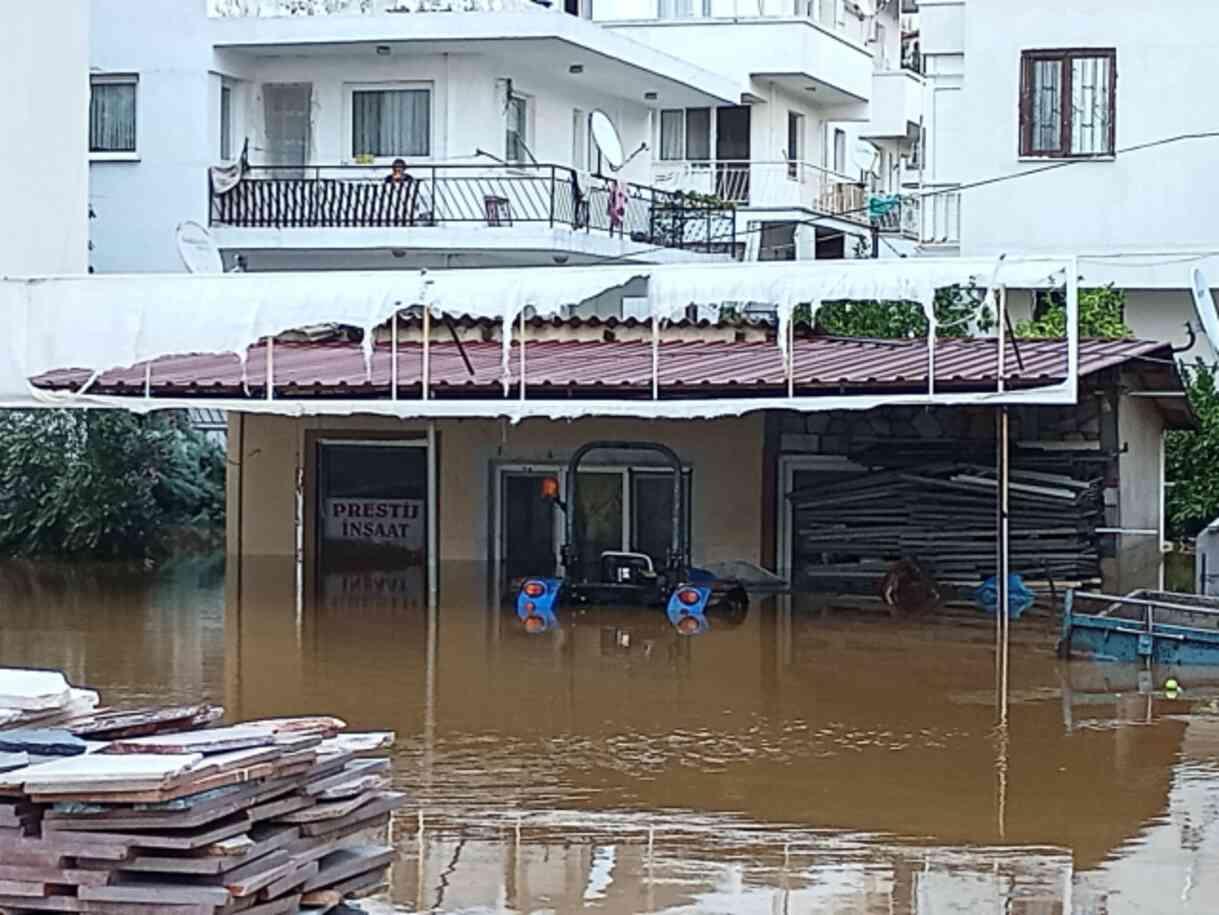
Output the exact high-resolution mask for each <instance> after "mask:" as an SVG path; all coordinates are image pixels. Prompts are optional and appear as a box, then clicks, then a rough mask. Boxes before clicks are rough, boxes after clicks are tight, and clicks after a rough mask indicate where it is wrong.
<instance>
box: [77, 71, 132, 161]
mask: <svg viewBox="0 0 1219 915" xmlns="http://www.w3.org/2000/svg"><path fill="white" fill-rule="evenodd" d="M138 85H139V78H138V77H136V76H94V77H92V78H91V79H90V95H89V152H90V153H96V154H99V155H101V156H103V157H104V156H106V155H117V156H120V157H123V156H127V157H130V156H133V155H134V154H135V152H136V89H137V87H138Z"/></svg>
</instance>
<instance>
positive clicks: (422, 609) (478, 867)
mask: <svg viewBox="0 0 1219 915" xmlns="http://www.w3.org/2000/svg"><path fill="white" fill-rule="evenodd" d="M488 579H489V577H488V575H487V574H486V570H484V569H481V568H471V567H464V568H456V567H454V568H446V569H444V574H443V578H442V580H441V582H440V595H441V599H440V603H439V607H438V608H437V609H433V610H429V609H428V608H427V607H426V606H425V605H424V603H423V602H422V601H421V600H419V594H420V591H419V589H418V588H414V587H410V586H409V584H410V583H402V582H400V581H398V580H397V579H396V578H391V579H390V580H386V581H383V582H376V581H368V580H366V579H365V578H361V579H360V580H359V581H354V582H352V581H342V582H334V581H331V582H330V583H329V586H328V587H327V588H325V589H324V591H323V592H322V593H321V594H320V595H318V596H315V597H312V598H311V599H310V600H309V601H308V603H307V604H306V606H305V608H304V612H301V613H298V612H297V607H296V601H295V574H294V569H293V567H292V565H291V563H281V562H277V561H267V562H250V561H246V562H245V563H243V567H242V569H241V573H240V575H238V574H236V573H235V570H233V569H231V568H230V570H229V575H228V577H227V580H225V581H223V582H222V580H221V579H220V578H219V576H218V573H217V567H216V566H215V564H214V563H213V564H212V565H208V564H207V563H205V562H199V563H195V564H183V565H181V566H179V567H177V568H169V569H166V570H161V571H159V572H157V573H146V572H144V571H142V570H114V569H81V568H71V569H65V568H56V567H51V566H45V565H43V566H39V565H30V564H10V565H4V566H0V602H2V604H0V605H2V608H3V609H2V610H0V662H2V663H6V664H33V665H41V666H55V667H64V668H66V669H67V670H68V672H69V674H70V675H71V677H72V679H74V680H76V681H79V682H86V683H89V684H90V685H93V686H95V687H98V688H100V689H103V690H105V691H106V695H107V697H108V698H110V699H112V700H113V701H150V700H152V699H158V700H162V699H163V700H166V701H177V700H185V699H187V698H190V699H201V698H205V699H210V700H212V701H217V702H221V703H223V704H224V705H225V706H226V707H227V708H228V709H229V712H230V715H231V716H232V717H235V718H253V717H263V716H278V715H287V714H295V713H304V712H326V713H331V714H337V715H340V716H342V717H345V718H347V719H348V720H349V721H350V722H352V724H353V726H356V727H392V728H394V729H396V730H397V731H398V733H399V735H400V740H399V745H398V748H397V750H396V759H395V780H396V782H397V783H398V785H399V786H401V787H403V788H405V789H406V790H408V791H409V792H411V794H412V796H413V798H414V799H415V804H414V805H413V806H412V807H411V808H410V809H409V810H408V811H405V812H404V814H403V816H402V817H401V819H400V820H399V821H398V822H397V823H396V841H397V846H398V848H399V851H400V858H399V866H398V867H397V868H396V869H395V872H394V882H393V890H392V902H393V904H395V905H397V906H399V907H401V908H403V909H404V910H407V911H413V910H430V909H437V910H442V911H455V912H501V911H511V912H533V911H557V912H567V911H578V910H583V909H596V910H598V911H601V912H608V913H619V912H621V913H627V912H653V911H656V912H767V913H770V912H859V913H872V912H884V913H889V912H899V913H905V912H918V913H924V915H925V913H930V912H935V913H940V912H976V911H1007V912H1018V913H1028V915H1033V913H1052V912H1063V913H1065V912H1082V913H1116V912H1136V911H1137V912H1211V911H1215V910H1216V909H1217V908H1219V866H1215V865H1214V862H1215V861H1216V860H1217V858H1216V856H1217V854H1219V826H1217V825H1216V824H1217V823H1219V791H1217V789H1219V705H1216V704H1214V703H1215V701H1216V700H1215V697H1219V689H1217V690H1215V691H1213V692H1212V691H1209V687H1208V686H1207V684H1206V683H1205V682H1204V681H1203V680H1202V679H1201V677H1202V672H1198V674H1197V676H1194V675H1191V677H1190V678H1188V679H1187V678H1185V677H1180V679H1181V680H1182V683H1183V684H1184V685H1185V687H1186V690H1185V692H1184V694H1183V696H1182V698H1178V699H1177V700H1175V701H1169V700H1165V699H1164V698H1162V696H1160V695H1158V694H1157V693H1156V692H1155V690H1154V687H1155V685H1156V684H1155V681H1154V678H1147V677H1143V678H1140V675H1139V672H1138V671H1136V670H1133V669H1126V668H1120V667H1113V666H1105V667H1097V666H1093V665H1087V664H1072V665H1064V664H1062V663H1060V662H1059V661H1057V660H1056V659H1055V657H1054V656H1053V653H1052V647H1053V642H1054V632H1053V628H1052V626H1051V625H1050V623H1049V621H1047V620H1040V621H1039V620H1037V619H1025V620H1022V621H1021V623H1020V624H1019V625H1018V626H1015V627H1014V628H1013V638H1014V643H1013V651H1012V670H1011V683H1012V691H1011V702H1012V705H1011V713H1010V726H1009V729H1008V732H1007V734H1006V739H1005V740H1004V741H999V740H997V739H996V734H995V731H994V720H995V717H994V707H993V701H994V695H993V689H992V684H993V682H994V669H993V657H992V654H993V636H992V629H991V628H990V625H991V624H990V623H989V622H988V621H986V620H984V619H974V618H971V617H967V616H962V617H960V618H956V619H954V620H951V621H943V620H941V621H931V620H920V621H918V622H901V621H894V620H891V619H889V618H888V617H879V616H869V615H867V614H860V615H858V616H854V617H850V618H845V617H841V616H822V615H819V614H817V613H814V612H812V611H811V610H810V609H808V608H806V607H805V606H803V603H802V601H801V600H800V599H795V600H792V599H787V598H769V599H763V600H760V601H756V602H755V603H754V606H753V607H752V608H751V611H750V613H749V614H748V616H746V617H745V618H743V619H741V620H739V621H738V623H739V624H738V625H736V626H716V625H714V623H713V625H712V626H711V628H710V629H709V631H707V632H706V633H704V634H703V635H701V636H699V637H698V638H695V639H691V638H683V637H682V636H681V635H679V634H678V633H677V632H676V631H675V629H674V628H673V626H672V625H671V624H670V623H669V622H668V620H667V619H666V618H665V615H664V613H663V612H661V611H646V610H633V611H605V610H601V611H596V610H586V611H583V612H574V613H572V614H570V615H569V614H567V613H566V612H565V613H563V614H561V615H560V621H559V625H557V626H555V627H553V628H552V629H551V630H550V631H547V632H545V633H543V634H541V635H540V636H531V635H529V634H527V633H526V632H525V631H524V628H523V626H522V624H521V622H520V620H519V619H517V617H516V615H515V613H514V611H513V609H512V608H503V607H502V606H501V605H500V604H499V602H498V601H497V600H494V599H492V597H491V595H494V594H495V593H496V588H495V583H494V582H492V581H489V580H488ZM1212 676H1214V675H1212ZM1215 680H1216V682H1217V683H1219V677H1216V678H1215ZM421 824H422V831H421Z"/></svg>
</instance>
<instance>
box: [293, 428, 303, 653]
mask: <svg viewBox="0 0 1219 915" xmlns="http://www.w3.org/2000/svg"><path fill="white" fill-rule="evenodd" d="M295 512H296V517H295V519H294V521H295V528H296V529H295V533H296V543H295V545H294V552H295V565H296V633H297V641H298V642H299V641H300V633H301V625H302V623H303V621H304V613H305V468H304V467H303V466H302V464H301V461H300V456H299V452H298V456H297V463H296V499H295Z"/></svg>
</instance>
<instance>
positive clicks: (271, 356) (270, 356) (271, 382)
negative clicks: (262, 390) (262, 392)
mask: <svg viewBox="0 0 1219 915" xmlns="http://www.w3.org/2000/svg"><path fill="white" fill-rule="evenodd" d="M274 399H275V340H274V338H272V337H267V400H274Z"/></svg>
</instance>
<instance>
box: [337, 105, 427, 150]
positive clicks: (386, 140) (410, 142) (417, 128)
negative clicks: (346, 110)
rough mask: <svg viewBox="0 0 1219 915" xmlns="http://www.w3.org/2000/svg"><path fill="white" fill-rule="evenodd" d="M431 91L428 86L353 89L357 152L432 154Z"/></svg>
mask: <svg viewBox="0 0 1219 915" xmlns="http://www.w3.org/2000/svg"><path fill="white" fill-rule="evenodd" d="M431 120H432V93H431V92H430V91H429V90H427V89H392V90H379V91H375V92H353V93H352V95H351V133H352V138H351V146H352V152H353V153H354V154H355V155H357V156H360V155H372V156H381V157H389V156H429V155H431Z"/></svg>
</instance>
